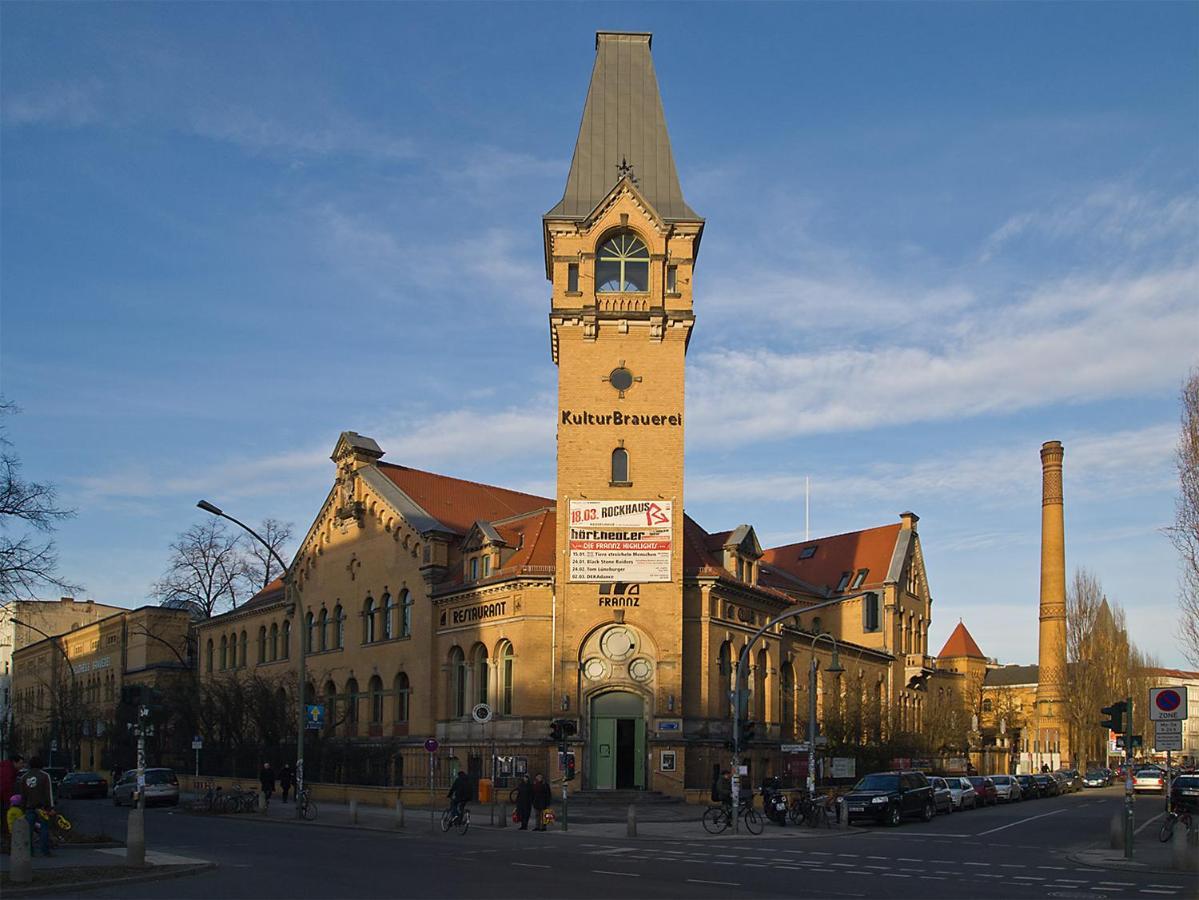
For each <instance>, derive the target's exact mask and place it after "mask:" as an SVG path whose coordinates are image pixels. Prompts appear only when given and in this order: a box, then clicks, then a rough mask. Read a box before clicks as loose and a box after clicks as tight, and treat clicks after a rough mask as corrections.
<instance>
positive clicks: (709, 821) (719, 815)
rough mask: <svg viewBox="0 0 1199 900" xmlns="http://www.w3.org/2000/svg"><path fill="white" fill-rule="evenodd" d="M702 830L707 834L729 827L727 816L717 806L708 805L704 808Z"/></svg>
mask: <svg viewBox="0 0 1199 900" xmlns="http://www.w3.org/2000/svg"><path fill="white" fill-rule="evenodd" d="M703 823H704V831H706V832H708V834H720V833H721V832H722V831H724V830H725V829H726V828H728V827H729V817H728V816H727V815H726V814H725V811H724V810H723V809H722V808H721V807H719V806H709V807H708V808H707V809H705V810H704V817H703Z"/></svg>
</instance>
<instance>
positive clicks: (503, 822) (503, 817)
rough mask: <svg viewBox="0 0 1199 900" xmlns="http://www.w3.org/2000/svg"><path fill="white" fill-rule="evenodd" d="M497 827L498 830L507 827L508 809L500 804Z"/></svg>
mask: <svg viewBox="0 0 1199 900" xmlns="http://www.w3.org/2000/svg"><path fill="white" fill-rule="evenodd" d="M498 825H499V827H500V828H507V827H508V807H506V806H504V804H502V803H501V804H500V821H499V823H498Z"/></svg>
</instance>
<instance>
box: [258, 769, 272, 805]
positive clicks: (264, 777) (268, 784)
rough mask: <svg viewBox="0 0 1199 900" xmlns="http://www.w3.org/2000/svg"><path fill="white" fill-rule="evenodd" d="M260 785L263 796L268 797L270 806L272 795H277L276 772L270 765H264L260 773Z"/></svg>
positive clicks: (267, 800)
mask: <svg viewBox="0 0 1199 900" xmlns="http://www.w3.org/2000/svg"><path fill="white" fill-rule="evenodd" d="M258 783H259V784H260V785H262V795H263V796H264V797H266V802H267V805H268V806H269V805H270V802H271V795H272V794H274V793H275V770H274V769H272V768H271V764H270V763H263V764H262V771H261V772H259V773H258Z"/></svg>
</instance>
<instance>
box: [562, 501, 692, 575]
mask: <svg viewBox="0 0 1199 900" xmlns="http://www.w3.org/2000/svg"><path fill="white" fill-rule="evenodd" d="M673 529H674V512H673V510H672V508H671V501H669V500H571V501H570V580H571V581H584V582H605V581H627V582H648V581H670V553H671V549H672V540H673Z"/></svg>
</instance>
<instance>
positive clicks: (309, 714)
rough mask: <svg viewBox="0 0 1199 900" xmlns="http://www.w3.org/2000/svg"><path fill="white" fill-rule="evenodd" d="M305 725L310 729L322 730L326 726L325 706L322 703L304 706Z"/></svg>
mask: <svg viewBox="0 0 1199 900" xmlns="http://www.w3.org/2000/svg"><path fill="white" fill-rule="evenodd" d="M304 727H305V728H307V729H308V730H309V731H320V730H321V729H322V728H324V727H325V707H323V706H321V705H320V704H315V705H309V706H306V707H305V708H304Z"/></svg>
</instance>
